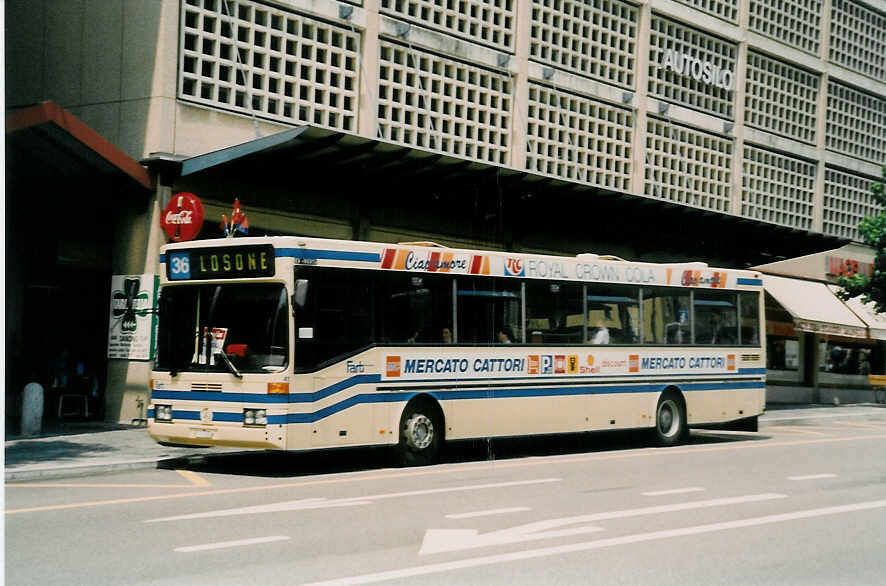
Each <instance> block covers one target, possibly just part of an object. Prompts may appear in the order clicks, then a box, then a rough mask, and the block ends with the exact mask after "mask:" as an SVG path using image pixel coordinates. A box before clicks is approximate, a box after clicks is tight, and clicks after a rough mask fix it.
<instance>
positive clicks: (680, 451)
mask: <svg viewBox="0 0 886 586" xmlns="http://www.w3.org/2000/svg"><path fill="white" fill-rule="evenodd" d="M877 439H886V434H866V435H859V436H848V437H827V438H822V439H802V440H801V439H797V440H790V441H775V442H768V441H753V442H740V443H733V444H717V445H714V446H711V445H700V446H684V447H682V448H679V447H675V448H666V449H662V448H649V449H641V450H631V451H625V452H615V453H604V454H600V453H593V454H586V455H583V456H554V457H547V458H539V459H534V458H526V459H520V460H513V461H508V460H494V461H491V462H490V461H482V462H476V463H467V464H458V465H445V466H438V467H430V468H423V469H419V470H413V471H409V472H398V473H395V474H382V473H375V472H373V473H371V474H364V473H354V474H353V475H347V474H335V475H332V476H330V477H326V478H319V479H315V480H306V481H303V482H288V483H284V484H266V485H261V486H246V487H241V488H226V489H219V490H208V491H200V492H187V493H183V494H162V495H156V496H146V497H133V498H123V499H113V500H105V501H85V502H79V503H65V504H60V505H45V506H40V507H28V508H24V509H10V510H7V511H6V514H7V515H18V514H22V513H39V512H46V511H59V510H65V509H77V508H84V507H98V506H106V505H126V504H131V503H142V502H152V501H162V500H175V499H182V498H193V497H203V496H218V495H225V494H238V493H245V492H262V491H270V490H280V489H290V488H305V487H308V486H324V485H327V484H342V483H345V482H366V481H372V480H392V479H397V478H415V477H421V476H442V475H449V474H464V473H465V472H473V471H481V472H482V471H484V470H486V469H489V468H492V469H496V470H504V469H510V468H527V467H530V466H552V465H563V464H567V465H568V464H575V463H585V462H600V461H607V460H624V459H629V458H648V457H650V456H656V457H662V456H685V455H687V454H689V455H692V454H699V453H707V452H726V451H733V450H753V449H761V448H791V447H797V446H810V445H816V444H831V443H842V442H857V441H871V440H877ZM6 486H11V485H10V484H7V485H6Z"/></svg>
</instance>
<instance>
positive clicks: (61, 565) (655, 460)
mask: <svg viewBox="0 0 886 586" xmlns="http://www.w3.org/2000/svg"><path fill="white" fill-rule="evenodd" d="M846 411H850V415H848V416H847V415H841V416H839V417H833V416H831V415H830V414H829V413H827V412H826V411H817V410H810V411H809V412H808V414H805V415H802V416H801V418H798V417H792V418H790V419H784V420H782V419H779V415H778V412H775V413H772V414H768V415H767V419H766V421H765V422H764V424H763V425H762V426H761V431H760V433H756V434H750V433H727V432H694V433H693V436H692V439H691V442H690V443H689V444H688V445H685V446H680V447H675V448H651V447H648V446H646V445H645V444H643V443H642V442H640V441H638V440H636V439H635V438H633V437H631V436H629V435H625V434H618V435H605V436H600V435H594V436H588V437H582V436H579V437H575V436H570V437H568V438H558V439H556V440H546V441H541V440H532V441H528V440H523V441H517V442H514V441H510V442H508V441H496V442H478V443H476V444H469V445H463V446H459V447H458V448H457V449H455V450H452V451H450V453H449V454H448V455H447V457H446V460H445V461H444V463H441V464H439V465H436V466H431V467H427V468H410V469H394V468H388V467H386V466H385V455H384V453H383V452H378V451H373V450H360V451H349V452H344V453H333V454H329V453H326V454H311V455H306V456H295V457H283V456H280V455H249V456H226V457H220V458H207V459H205V460H204V461H202V462H201V461H195V462H193V463H192V464H191V465H190V466H189V467H188V468H187V469H175V470H151V471H143V472H132V473H121V474H114V475H104V476H95V477H91V478H80V479H76V480H72V481H66V482H63V481H55V482H43V483H13V484H8V485H7V487H6V494H5V498H6V552H5V555H6V558H5V563H6V582H7V583H8V584H40V585H41V586H49V585H52V584H65V585H70V584H163V585H166V584H213V585H216V584H256V585H257V584H306V583H324V584H326V583H328V584H363V583H377V582H382V583H393V584H414V583H416V582H420V583H422V584H508V585H521V584H607V585H608V584H648V583H655V584H656V585H666V584H679V585H681V586H685V585H687V584H705V585H711V584H730V585H732V584H779V585H781V584H804V585H814V584H883V583H886V537H884V536H886V457H884V452H886V409H866V410H865V409H860V410H857V411H854V412H852V411H851V410H846Z"/></svg>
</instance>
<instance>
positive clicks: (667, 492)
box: [641, 486, 705, 496]
mask: <svg viewBox="0 0 886 586" xmlns="http://www.w3.org/2000/svg"><path fill="white" fill-rule="evenodd" d="M704 490H705V489H703V488H701V487H700V486H690V487H687V488H672V489H671V490H655V491H652V492H644V493H641V494H642V495H643V496H668V495H672V494H686V493H689V492H704Z"/></svg>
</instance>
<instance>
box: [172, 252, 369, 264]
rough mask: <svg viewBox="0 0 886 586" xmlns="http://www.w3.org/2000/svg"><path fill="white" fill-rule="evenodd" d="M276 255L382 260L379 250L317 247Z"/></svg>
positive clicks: (317, 258) (362, 260) (275, 254)
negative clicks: (355, 250)
mask: <svg viewBox="0 0 886 586" xmlns="http://www.w3.org/2000/svg"><path fill="white" fill-rule="evenodd" d="M274 256H277V257H292V258H302V259H316V260H353V261H358V262H381V255H380V254H378V253H377V252H350V251H345V250H319V249H316V248H275V249H274ZM160 263H161V264H165V263H166V255H165V254H161V255H160Z"/></svg>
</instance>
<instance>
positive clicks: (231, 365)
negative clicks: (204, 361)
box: [213, 352, 243, 378]
mask: <svg viewBox="0 0 886 586" xmlns="http://www.w3.org/2000/svg"><path fill="white" fill-rule="evenodd" d="M213 356H214V357H215V359H216V360H218V361H220V362H224V363H225V366H227V367H228V370H230V371H231V374H233V375H234V376H236V377H237V378H243V375H242V374H240V371H239V370H237V367H236V366H234V363H233V362H231V359H230V358H228V355H227V354H225V353H224V352H216V353H215V354H214V355H213Z"/></svg>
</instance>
